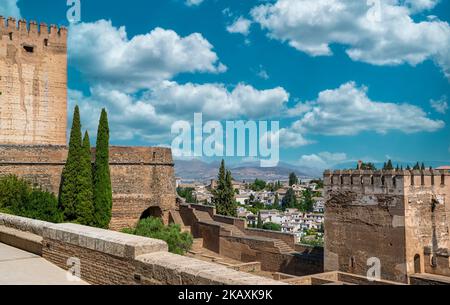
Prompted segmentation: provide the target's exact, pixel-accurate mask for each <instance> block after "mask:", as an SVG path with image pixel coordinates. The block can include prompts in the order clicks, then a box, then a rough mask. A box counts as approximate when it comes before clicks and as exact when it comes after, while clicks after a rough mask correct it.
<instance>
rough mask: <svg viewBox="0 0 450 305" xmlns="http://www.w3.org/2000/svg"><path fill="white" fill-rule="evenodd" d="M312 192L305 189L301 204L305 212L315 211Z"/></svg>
mask: <svg viewBox="0 0 450 305" xmlns="http://www.w3.org/2000/svg"><path fill="white" fill-rule="evenodd" d="M312 195H313V194H312V192H311V191H310V190H304V191H303V198H302V204H301V210H302V211H303V212H309V213H311V212H313V211H314V200H313V199H312Z"/></svg>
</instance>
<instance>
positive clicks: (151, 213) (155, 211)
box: [141, 207, 163, 219]
mask: <svg viewBox="0 0 450 305" xmlns="http://www.w3.org/2000/svg"><path fill="white" fill-rule="evenodd" d="M162 216H163V212H162V210H161V209H160V208H159V207H150V208H148V209H147V210H145V211H144V212H143V213H142V215H141V219H146V218H149V217H155V218H162Z"/></svg>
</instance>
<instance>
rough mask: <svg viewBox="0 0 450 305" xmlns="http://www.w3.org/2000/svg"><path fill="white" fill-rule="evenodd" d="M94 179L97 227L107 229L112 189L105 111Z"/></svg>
mask: <svg viewBox="0 0 450 305" xmlns="http://www.w3.org/2000/svg"><path fill="white" fill-rule="evenodd" d="M93 179H94V210H95V214H94V220H95V225H96V226H97V227H99V228H105V229H106V228H108V226H109V223H110V221H111V213H112V212H111V210H112V188H111V172H110V168H109V124H108V114H107V113H106V110H105V109H102V114H101V116H100V122H99V125H98V132H97V148H96V152H95V163H94V175H93Z"/></svg>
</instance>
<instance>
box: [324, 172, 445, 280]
mask: <svg viewBox="0 0 450 305" xmlns="http://www.w3.org/2000/svg"><path fill="white" fill-rule="evenodd" d="M449 178H450V177H449V173H445V172H441V171H429V170H427V171H335V172H330V171H327V172H325V175H324V180H325V188H324V192H325V198H326V209H325V270H326V271H343V272H349V273H355V274H360V275H366V273H367V271H368V269H369V268H370V267H369V266H367V260H368V259H369V258H371V257H376V258H378V259H380V261H381V272H382V278H383V279H388V280H395V281H401V282H405V281H407V275H410V274H412V273H414V272H415V270H414V257H415V255H416V254H419V255H421V256H423V249H424V247H426V246H429V245H432V244H433V243H435V247H436V248H439V247H446V246H447V245H448V229H449V228H448V225H449V221H448V219H449V218H448V217H449V216H450V215H449V213H448V211H449V205H448V202H447V201H448V200H447V201H446V200H445V198H446V197H448V196H449V194H450V192H449V189H448V186H447V185H446V184H448V183H450V180H449ZM433 198H440V200H441V201H442V200H443V201H445V203H444V202H443V203H442V204H440V205H437V206H436V207H435V209H434V212H432V202H433ZM433 219H434V220H433ZM433 232H435V233H433ZM421 264H422V268H421V270H422V271H423V270H424V267H423V259H421Z"/></svg>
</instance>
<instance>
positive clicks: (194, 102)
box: [147, 81, 289, 119]
mask: <svg viewBox="0 0 450 305" xmlns="http://www.w3.org/2000/svg"><path fill="white" fill-rule="evenodd" d="M147 98H148V99H149V100H151V101H152V103H153V104H154V105H155V107H157V108H158V109H159V110H160V111H162V112H164V113H172V114H174V115H178V116H183V115H186V114H190V115H192V114H193V113H194V112H202V113H203V115H204V116H206V117H208V118H212V119H235V118H243V117H245V118H253V119H256V118H261V117H266V116H267V115H268V114H269V115H270V116H274V115H277V113H278V114H279V113H280V111H281V109H282V108H283V107H284V105H285V104H286V103H287V102H288V100H289V93H288V92H286V90H284V89H283V88H281V87H277V88H274V89H267V90H258V89H256V88H254V87H252V86H250V85H247V84H243V83H240V84H238V85H237V86H235V87H234V88H232V89H228V88H227V87H226V86H225V85H224V84H192V83H187V84H178V83H176V82H173V81H165V82H162V83H160V84H159V85H158V86H155V87H154V88H152V90H150V91H149V92H148V94H147Z"/></svg>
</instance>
